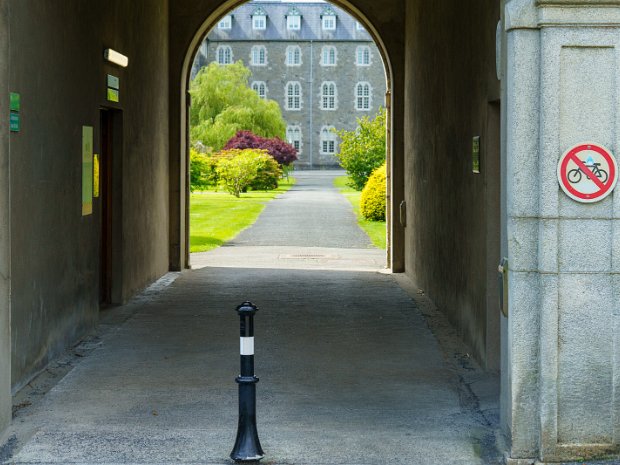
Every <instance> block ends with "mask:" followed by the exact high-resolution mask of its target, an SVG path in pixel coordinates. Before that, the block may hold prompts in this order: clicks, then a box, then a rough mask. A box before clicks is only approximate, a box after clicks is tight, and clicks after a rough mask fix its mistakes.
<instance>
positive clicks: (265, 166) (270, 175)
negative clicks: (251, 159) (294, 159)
mask: <svg viewBox="0 0 620 465" xmlns="http://www.w3.org/2000/svg"><path fill="white" fill-rule="evenodd" d="M281 177H282V170H281V169H280V165H278V162H277V161H275V160H274V159H273V157H271V156H269V155H267V157H266V158H264V162H263V163H262V165H261V166H260V167H259V168H258V173H257V174H256V177H255V178H254V180H253V181H252V182H251V183H250V186H249V187H250V189H252V190H253V191H269V190H272V189H277V188H278V179H280V178H281Z"/></svg>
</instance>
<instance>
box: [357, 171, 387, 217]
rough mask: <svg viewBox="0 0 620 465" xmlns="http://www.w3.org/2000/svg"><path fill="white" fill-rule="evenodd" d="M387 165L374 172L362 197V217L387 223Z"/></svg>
mask: <svg viewBox="0 0 620 465" xmlns="http://www.w3.org/2000/svg"><path fill="white" fill-rule="evenodd" d="M385 191H386V183H385V163H384V164H383V165H381V166H380V167H379V168H377V169H376V170H374V171H373V172H372V174H371V175H370V177H369V178H368V182H367V183H366V186H364V189H363V190H362V195H361V197H360V211H361V213H362V216H363V217H364V218H366V219H367V220H371V221H385Z"/></svg>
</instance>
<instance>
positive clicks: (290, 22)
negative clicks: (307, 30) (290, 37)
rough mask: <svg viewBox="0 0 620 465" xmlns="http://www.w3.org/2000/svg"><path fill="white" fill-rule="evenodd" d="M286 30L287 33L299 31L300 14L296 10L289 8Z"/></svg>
mask: <svg viewBox="0 0 620 465" xmlns="http://www.w3.org/2000/svg"><path fill="white" fill-rule="evenodd" d="M286 28H287V29H288V30H289V31H299V30H300V29H301V13H300V12H299V10H298V9H297V8H291V9H290V10H289V12H288V15H286Z"/></svg>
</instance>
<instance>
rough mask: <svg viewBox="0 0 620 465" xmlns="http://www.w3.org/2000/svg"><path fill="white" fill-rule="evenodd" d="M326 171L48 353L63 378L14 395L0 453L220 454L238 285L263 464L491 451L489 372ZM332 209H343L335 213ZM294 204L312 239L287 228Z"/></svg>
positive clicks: (233, 393) (93, 459)
mask: <svg viewBox="0 0 620 465" xmlns="http://www.w3.org/2000/svg"><path fill="white" fill-rule="evenodd" d="M330 176H331V174H329V175H328V174H325V173H319V174H316V173H310V174H305V173H304V174H301V175H299V180H300V182H299V186H298V187H296V188H295V189H294V190H293V191H291V192H290V193H289V194H287V195H285V196H283V197H282V198H281V199H279V200H276V201H275V202H273V203H272V204H270V205H269V206H268V208H267V209H266V210H265V213H264V215H262V216H261V218H260V219H259V221H258V223H257V224H256V226H254V227H252V228H251V229H249V230H248V231H246V232H244V233H243V234H242V235H240V236H239V237H238V238H237V240H236V241H235V242H234V244H235V245H234V246H229V247H222V248H220V249H218V250H217V251H215V252H213V253H210V254H206V255H203V256H201V257H195V258H196V260H195V262H196V263H198V265H197V266H199V267H200V268H199V269H194V270H191V271H187V272H184V273H181V274H169V275H167V276H166V277H165V278H163V280H160V282H158V283H156V285H154V286H153V287H151V288H150V289H149V290H147V291H146V292H145V293H144V294H142V295H141V296H138V297H137V298H136V299H134V300H133V301H132V302H131V303H130V304H128V305H126V306H123V307H120V308H118V309H115V310H112V311H110V312H107V313H105V314H104V316H103V324H102V325H101V327H100V329H99V332H98V334H97V335H95V336H93V337H92V338H90V339H88V340H87V341H86V342H85V343H84V344H82V345H81V346H78V347H77V348H76V349H75V350H74V351H72V352H71V353H69V354H68V355H67V356H66V357H65V359H63V360H61V361H59V362H57V364H55V365H53V366H52V371H53V370H56V369H58V370H61V369H62V367H63V366H64V365H63V364H64V363H65V362H66V364H67V365H69V366H70V368H71V369H70V370H69V371H68V373H67V374H66V376H64V378H62V379H61V380H60V381H59V382H58V383H57V384H56V385H55V387H53V388H52V389H51V390H50V391H49V392H48V393H47V394H46V395H45V396H44V397H42V399H41V400H39V401H38V402H36V403H35V404H34V405H32V406H27V402H23V405H22V407H24V408H22V409H20V410H19V411H18V412H17V416H16V418H15V421H14V423H15V424H14V430H15V438H16V439H15V440H14V441H13V443H12V444H13V446H12V453H13V459H12V460H10V461H9V462H8V463H15V464H35V463H38V464H43V463H46V464H63V465H68V464H177V463H178V464H227V463H230V460H229V459H228V454H229V453H230V450H231V448H232V446H233V443H234V439H235V433H236V421H237V385H236V384H235V382H234V378H235V376H236V375H237V373H238V371H237V370H238V350H239V349H238V344H239V343H238V318H237V315H236V313H235V312H234V308H235V306H236V305H238V304H239V303H240V302H241V301H243V300H245V299H249V300H252V301H253V302H255V303H256V304H257V305H258V306H259V307H260V311H259V313H258V314H257V317H256V318H257V319H256V373H257V375H258V376H259V377H260V379H261V381H260V383H259V384H258V428H259V434H260V438H261V442H262V445H263V448H264V449H265V451H266V458H265V460H263V462H262V463H264V464H279V465H293V464H308V465H322V464H325V465H327V464H330V465H332V464H334V465H335V464H338V465H345V464H349V465H362V464H364V465H380V464H403V465H404V464H407V465H413V464H415V465H477V464H479V465H490V464H494V463H497V454H496V452H495V450H494V447H493V445H494V441H495V437H494V434H495V428H496V422H497V392H496V389H497V384H496V382H495V380H494V378H492V377H489V376H487V375H484V374H482V373H481V372H479V371H477V370H476V369H475V366H474V365H473V363H472V362H471V360H469V359H468V358H467V356H466V355H465V354H464V353H462V352H459V351H458V350H456V349H455V348H456V347H458V345H457V344H455V343H454V340H452V339H450V334H449V328H448V327H447V326H445V325H443V324H442V323H441V317H440V316H437V315H436V313H434V312H433V310H432V308H431V307H421V305H425V304H424V302H423V301H422V300H420V303H419V304H416V302H415V301H414V300H412V299H411V297H410V296H409V295H408V294H407V293H406V292H405V291H404V290H403V289H402V288H401V287H400V286H399V285H398V284H397V282H396V278H395V277H394V276H392V275H390V274H387V273H382V272H379V271H380V269H381V267H382V262H381V257H383V252H381V251H377V250H374V249H371V248H368V247H369V245H368V241H367V240H366V239H364V237H363V236H362V235H360V234H359V231H358V230H357V229H356V228H357V226H356V225H355V223H354V220H353V219H352V216H351V215H350V209H349V207H348V206H347V204H346V201H343V199H341V198H340V197H338V195H337V194H336V193H335V192H332V191H327V192H326V191H325V190H324V189H323V188H321V187H320V184H321V183H327V184H329V182H331V181H330V180H329V178H330ZM319 181H320V182H319ZM313 192H314V193H315V194H313ZM295 205H297V206H299V205H304V208H303V209H301V210H300V211H297V212H295V211H294V208H293V210H291V206H295ZM328 213H329V215H328ZM341 213H342V214H346V215H347V218H348V220H346V221H343V220H342V219H340V218H334V217H332V216H331V215H337V216H338V215H340V214H341ZM300 217H301V218H303V219H305V222H304V226H303V227H302V229H303V231H304V232H303V233H304V234H307V235H306V236H302V232H300V231H294V230H293V226H292V225H293V224H297V223H296V222H297V220H296V219H298V218H300ZM273 218H279V219H280V222H279V223H278V225H277V226H276V227H275V228H274V227H273V225H271V226H270V225H268V224H266V223H267V221H268V220H269V221H272V219H273ZM334 225H338V226H337V231H335V230H333V229H332V226H334ZM269 231H271V232H272V233H273V234H268V233H269ZM291 231H293V232H291ZM276 232H277V234H276ZM331 232H333V233H334V234H333V235H332V234H331ZM317 234H318V236H317ZM282 236H288V237H289V239H288V240H290V241H291V242H288V240H287V241H285V240H282V239H281V237H282ZM266 237H270V239H269V240H267V239H265V238H266ZM302 237H305V240H301V238H302ZM317 237H321V238H323V239H321V240H319V239H317ZM347 237H349V238H351V241H350V242H347V241H346V240H345V239H346V238H347ZM257 242H258V245H257ZM298 245H304V247H303V248H300V247H294V246H298ZM308 245H317V246H318V245H320V246H321V247H309V246H308ZM347 247H348V248H347ZM248 251H251V253H248ZM421 308H423V309H424V313H425V314H427V315H428V316H429V318H425V317H424V316H423V315H422V312H421V310H420V309H421ZM429 325H430V327H431V328H433V330H434V333H435V334H434V333H433V332H432V331H431V330H430V329H429ZM438 337H439V339H438ZM440 342H441V343H440ZM43 384H44V383H43ZM36 386H37V384H36V383H35V384H34V388H33V389H34V391H36ZM481 393H483V394H485V396H483V395H482V394H481ZM33 395H36V392H33Z"/></svg>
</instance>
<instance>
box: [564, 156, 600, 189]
mask: <svg viewBox="0 0 620 465" xmlns="http://www.w3.org/2000/svg"><path fill="white" fill-rule="evenodd" d="M583 164H584V165H585V166H586V168H588V169H589V170H590V171H592V174H593V175H594V176H596V177H597V178H599V179H600V181H601V182H602V183H603V184H605V183H606V182H607V179H609V174H607V171H605V170H604V169H603V168H599V167H600V166H601V164H600V163H594V160H592V159H591V158H590V159H588V160H583ZM582 176H585V177H586V178H587V179H590V176H588V175H586V174H585V173H584V172H583V171H581V168H579V167H578V168H574V169H572V170H570V171H569V172H568V176H567V177H568V181H569V182H570V183H571V184H577V183H579V182H581V178H582Z"/></svg>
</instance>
